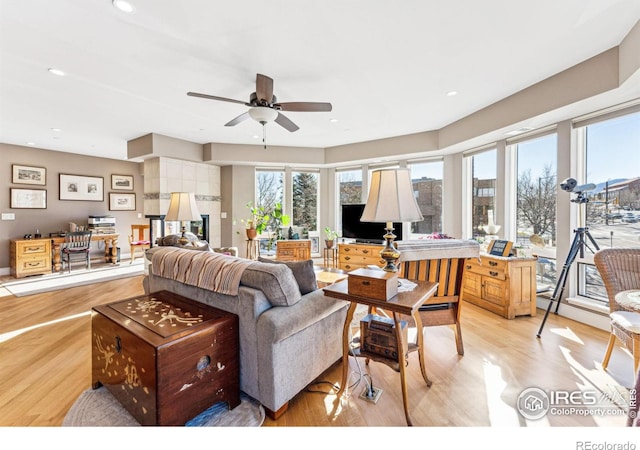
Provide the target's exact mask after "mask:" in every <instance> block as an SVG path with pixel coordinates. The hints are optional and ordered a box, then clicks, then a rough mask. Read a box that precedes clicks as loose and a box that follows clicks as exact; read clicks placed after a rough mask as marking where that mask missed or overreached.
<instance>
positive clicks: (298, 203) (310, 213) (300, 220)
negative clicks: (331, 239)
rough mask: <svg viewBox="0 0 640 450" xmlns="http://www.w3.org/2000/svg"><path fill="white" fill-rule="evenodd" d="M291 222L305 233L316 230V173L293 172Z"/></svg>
mask: <svg viewBox="0 0 640 450" xmlns="http://www.w3.org/2000/svg"><path fill="white" fill-rule="evenodd" d="M292 182H293V186H292V191H293V192H292V199H293V212H292V216H291V223H292V225H293V226H294V227H297V228H302V229H303V231H302V233H303V234H305V235H306V233H308V232H309V231H317V230H318V186H319V185H318V173H317V172H293V174H292Z"/></svg>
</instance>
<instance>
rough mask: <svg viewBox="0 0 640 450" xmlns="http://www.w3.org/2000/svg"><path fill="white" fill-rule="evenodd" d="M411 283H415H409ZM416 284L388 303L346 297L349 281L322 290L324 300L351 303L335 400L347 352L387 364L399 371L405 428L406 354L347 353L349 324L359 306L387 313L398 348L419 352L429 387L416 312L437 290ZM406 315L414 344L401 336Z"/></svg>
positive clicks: (425, 283) (431, 285)
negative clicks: (410, 320)
mask: <svg viewBox="0 0 640 450" xmlns="http://www.w3.org/2000/svg"><path fill="white" fill-rule="evenodd" d="M412 281H414V280H412ZM414 282H415V283H416V284H417V285H416V287H415V288H414V289H413V290H412V291H408V292H399V293H398V294H397V295H396V296H394V297H392V298H391V299H389V300H387V301H383V300H377V299H373V298H365V297H358V296H355V295H351V294H349V290H348V280H343V281H340V282H339V283H335V284H332V285H331V286H328V287H325V288H324V289H323V290H324V294H325V295H326V296H327V297H333V298H337V299H340V300H346V301H348V302H350V304H349V309H348V310H347V317H346V319H345V321H344V328H343V330H342V381H341V383H340V390H339V391H338V397H340V396H341V395H342V394H343V392H344V390H345V388H346V386H347V376H348V373H349V353H352V354H353V355H354V356H356V357H358V356H360V357H366V358H368V359H372V360H374V361H378V362H382V363H384V364H387V365H388V366H389V367H391V368H392V369H394V370H395V371H397V372H400V383H401V387H402V401H403V405H404V414H405V417H406V419H407V425H409V426H412V425H413V423H412V421H411V417H410V415H409V396H408V392H407V380H406V375H405V366H406V364H407V361H406V355H405V354H404V352H403V351H398V359H397V360H396V359H391V358H386V357H384V356H382V355H377V354H374V353H369V352H364V351H361V350H360V349H353V351H352V352H350V342H349V328H350V326H351V321H352V320H353V313H354V311H355V310H356V307H357V306H358V304H362V305H367V306H368V307H369V312H370V313H373V314H375V313H376V310H378V309H379V310H383V311H385V312H390V313H392V315H393V321H394V323H395V330H396V341H397V342H399V343H402V344H403V345H402V346H400V345H399V347H400V348H405V345H406V348H408V352H412V351H416V350H417V351H418V358H419V361H420V371H421V372H422V378H424V381H425V382H426V383H427V386H431V381H430V380H429V377H428V376H427V369H426V367H425V361H424V345H423V342H424V337H423V333H422V332H423V330H422V320H421V319H420V314H419V313H418V311H419V308H420V306H422V305H423V304H424V303H425V302H426V301H427V300H429V298H430V297H431V296H432V295H433V294H434V293H435V292H436V290H437V289H438V283H434V282H431V281H414ZM403 314H404V315H408V316H411V317H413V320H415V323H416V328H417V332H416V343H405V342H404V335H403V333H402V328H401V323H400V321H401V315H403Z"/></svg>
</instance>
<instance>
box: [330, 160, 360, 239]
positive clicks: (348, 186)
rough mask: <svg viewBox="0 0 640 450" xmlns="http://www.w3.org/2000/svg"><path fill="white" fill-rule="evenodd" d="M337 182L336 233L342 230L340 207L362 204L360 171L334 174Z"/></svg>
mask: <svg viewBox="0 0 640 450" xmlns="http://www.w3.org/2000/svg"><path fill="white" fill-rule="evenodd" d="M336 179H337V181H338V210H337V211H336V213H337V214H336V216H337V217H338V228H337V230H338V231H341V230H342V205H349V204H356V203H362V169H357V170H345V171H340V172H337V173H336Z"/></svg>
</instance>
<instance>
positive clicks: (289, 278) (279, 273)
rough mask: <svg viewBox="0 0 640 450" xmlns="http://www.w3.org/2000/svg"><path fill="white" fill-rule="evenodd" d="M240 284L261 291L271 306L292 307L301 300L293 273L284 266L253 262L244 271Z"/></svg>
mask: <svg viewBox="0 0 640 450" xmlns="http://www.w3.org/2000/svg"><path fill="white" fill-rule="evenodd" d="M240 284H241V285H244V286H248V287H251V288H254V289H259V290H261V291H262V292H263V293H264V295H265V297H267V299H268V300H269V303H271V304H272V305H273V306H292V305H295V304H296V303H298V302H299V301H300V299H301V298H302V295H301V294H300V288H299V287H298V282H297V281H296V279H295V277H294V276H293V272H291V269H289V268H288V267H287V266H285V265H284V264H266V263H263V262H259V261H257V262H254V263H253V264H251V265H250V266H249V267H247V268H246V269H245V271H244V273H243V274H242V278H240Z"/></svg>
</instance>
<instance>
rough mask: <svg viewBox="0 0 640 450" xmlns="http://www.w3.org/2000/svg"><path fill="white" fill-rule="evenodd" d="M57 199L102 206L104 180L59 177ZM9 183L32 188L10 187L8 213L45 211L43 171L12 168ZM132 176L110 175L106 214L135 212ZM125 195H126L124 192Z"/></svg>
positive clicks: (29, 168) (44, 178) (88, 177)
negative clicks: (16, 210)
mask: <svg viewBox="0 0 640 450" xmlns="http://www.w3.org/2000/svg"><path fill="white" fill-rule="evenodd" d="M58 176H59V192H58V199H59V200H61V201H91V202H104V200H105V198H104V177H98V176H95V177H94V176H87V175H77V174H68V173H60V174H59V175H58ZM11 183H12V184H16V185H30V186H33V187H10V188H9V196H10V205H9V207H10V208H12V209H46V208H47V189H45V188H38V187H37V186H46V185H47V169H46V168H45V167H38V166H31V165H24V164H12V165H11ZM133 183H134V177H133V175H124V174H112V175H111V191H112V192H109V205H108V207H109V211H135V209H136V194H135V192H133V190H134V184H133ZM127 191H129V192H127Z"/></svg>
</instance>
